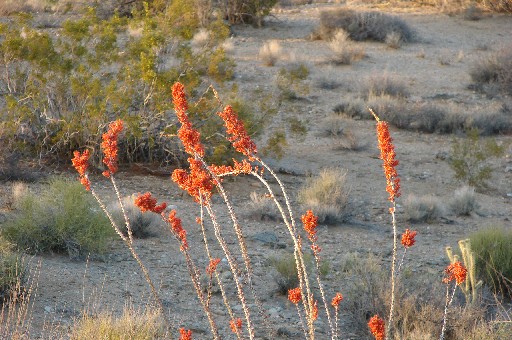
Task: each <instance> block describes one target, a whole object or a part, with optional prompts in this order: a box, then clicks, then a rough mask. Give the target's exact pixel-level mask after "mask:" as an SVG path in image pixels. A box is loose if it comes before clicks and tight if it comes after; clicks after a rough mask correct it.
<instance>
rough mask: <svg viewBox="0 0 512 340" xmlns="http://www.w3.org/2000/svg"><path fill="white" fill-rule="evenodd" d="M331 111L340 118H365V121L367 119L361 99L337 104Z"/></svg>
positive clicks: (366, 111)
mask: <svg viewBox="0 0 512 340" xmlns="http://www.w3.org/2000/svg"><path fill="white" fill-rule="evenodd" d="M332 110H333V113H334V114H335V115H340V116H342V117H347V118H358V119H361V118H363V117H366V119H369V118H368V116H369V114H368V110H367V109H366V107H365V103H364V101H363V100H361V99H353V100H351V101H348V102H344V103H341V104H338V105H336V106H335V107H334V108H333V109H332Z"/></svg>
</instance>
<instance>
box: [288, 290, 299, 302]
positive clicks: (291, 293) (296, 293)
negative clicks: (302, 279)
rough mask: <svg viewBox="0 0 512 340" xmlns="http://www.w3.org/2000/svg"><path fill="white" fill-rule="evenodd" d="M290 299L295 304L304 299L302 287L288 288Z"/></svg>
mask: <svg viewBox="0 0 512 340" xmlns="http://www.w3.org/2000/svg"><path fill="white" fill-rule="evenodd" d="M288 300H290V301H291V302H292V303H293V304H298V303H299V302H300V300H302V292H301V291H300V287H297V288H293V289H290V290H288Z"/></svg>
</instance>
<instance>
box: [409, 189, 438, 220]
mask: <svg viewBox="0 0 512 340" xmlns="http://www.w3.org/2000/svg"><path fill="white" fill-rule="evenodd" d="M404 211H405V215H406V217H407V220H408V221H410V222H434V221H436V220H438V219H440V218H441V217H443V216H444V215H445V208H444V206H443V204H442V201H441V200H440V199H439V198H438V197H435V196H433V195H424V196H416V195H409V196H408V197H407V199H406V200H405V201H404Z"/></svg>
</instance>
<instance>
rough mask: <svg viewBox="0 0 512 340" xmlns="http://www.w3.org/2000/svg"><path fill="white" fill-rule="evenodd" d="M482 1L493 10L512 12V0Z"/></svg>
mask: <svg viewBox="0 0 512 340" xmlns="http://www.w3.org/2000/svg"><path fill="white" fill-rule="evenodd" d="M481 2H482V4H483V5H484V6H485V7H486V8H488V9H489V10H491V11H494V12H503V13H512V0H485V1H483V0H481Z"/></svg>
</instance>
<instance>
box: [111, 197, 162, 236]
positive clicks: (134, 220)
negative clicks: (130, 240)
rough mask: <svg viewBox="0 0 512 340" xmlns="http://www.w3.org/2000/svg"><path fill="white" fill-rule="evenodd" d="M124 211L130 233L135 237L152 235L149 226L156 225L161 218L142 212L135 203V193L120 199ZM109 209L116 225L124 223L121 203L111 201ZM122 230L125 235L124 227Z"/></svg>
mask: <svg viewBox="0 0 512 340" xmlns="http://www.w3.org/2000/svg"><path fill="white" fill-rule="evenodd" d="M122 202H123V207H124V211H125V213H126V216H127V217H128V220H129V221H130V227H131V229H132V235H133V237H135V238H146V237H149V236H151V235H152V233H151V231H150V228H151V226H155V225H158V224H159V222H161V219H160V218H159V216H158V215H156V214H150V213H142V212H141V211H140V208H139V207H137V206H136V205H135V203H134V202H135V195H132V196H127V197H124V198H123V199H122ZM108 209H109V211H110V213H111V215H112V217H113V218H114V221H116V223H117V225H118V226H124V225H125V219H124V216H123V211H122V210H121V205H120V204H119V202H117V201H116V202H113V203H112V204H111V205H110V206H109V208H108ZM122 231H123V233H124V234H125V235H127V234H128V233H127V231H126V228H122Z"/></svg>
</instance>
